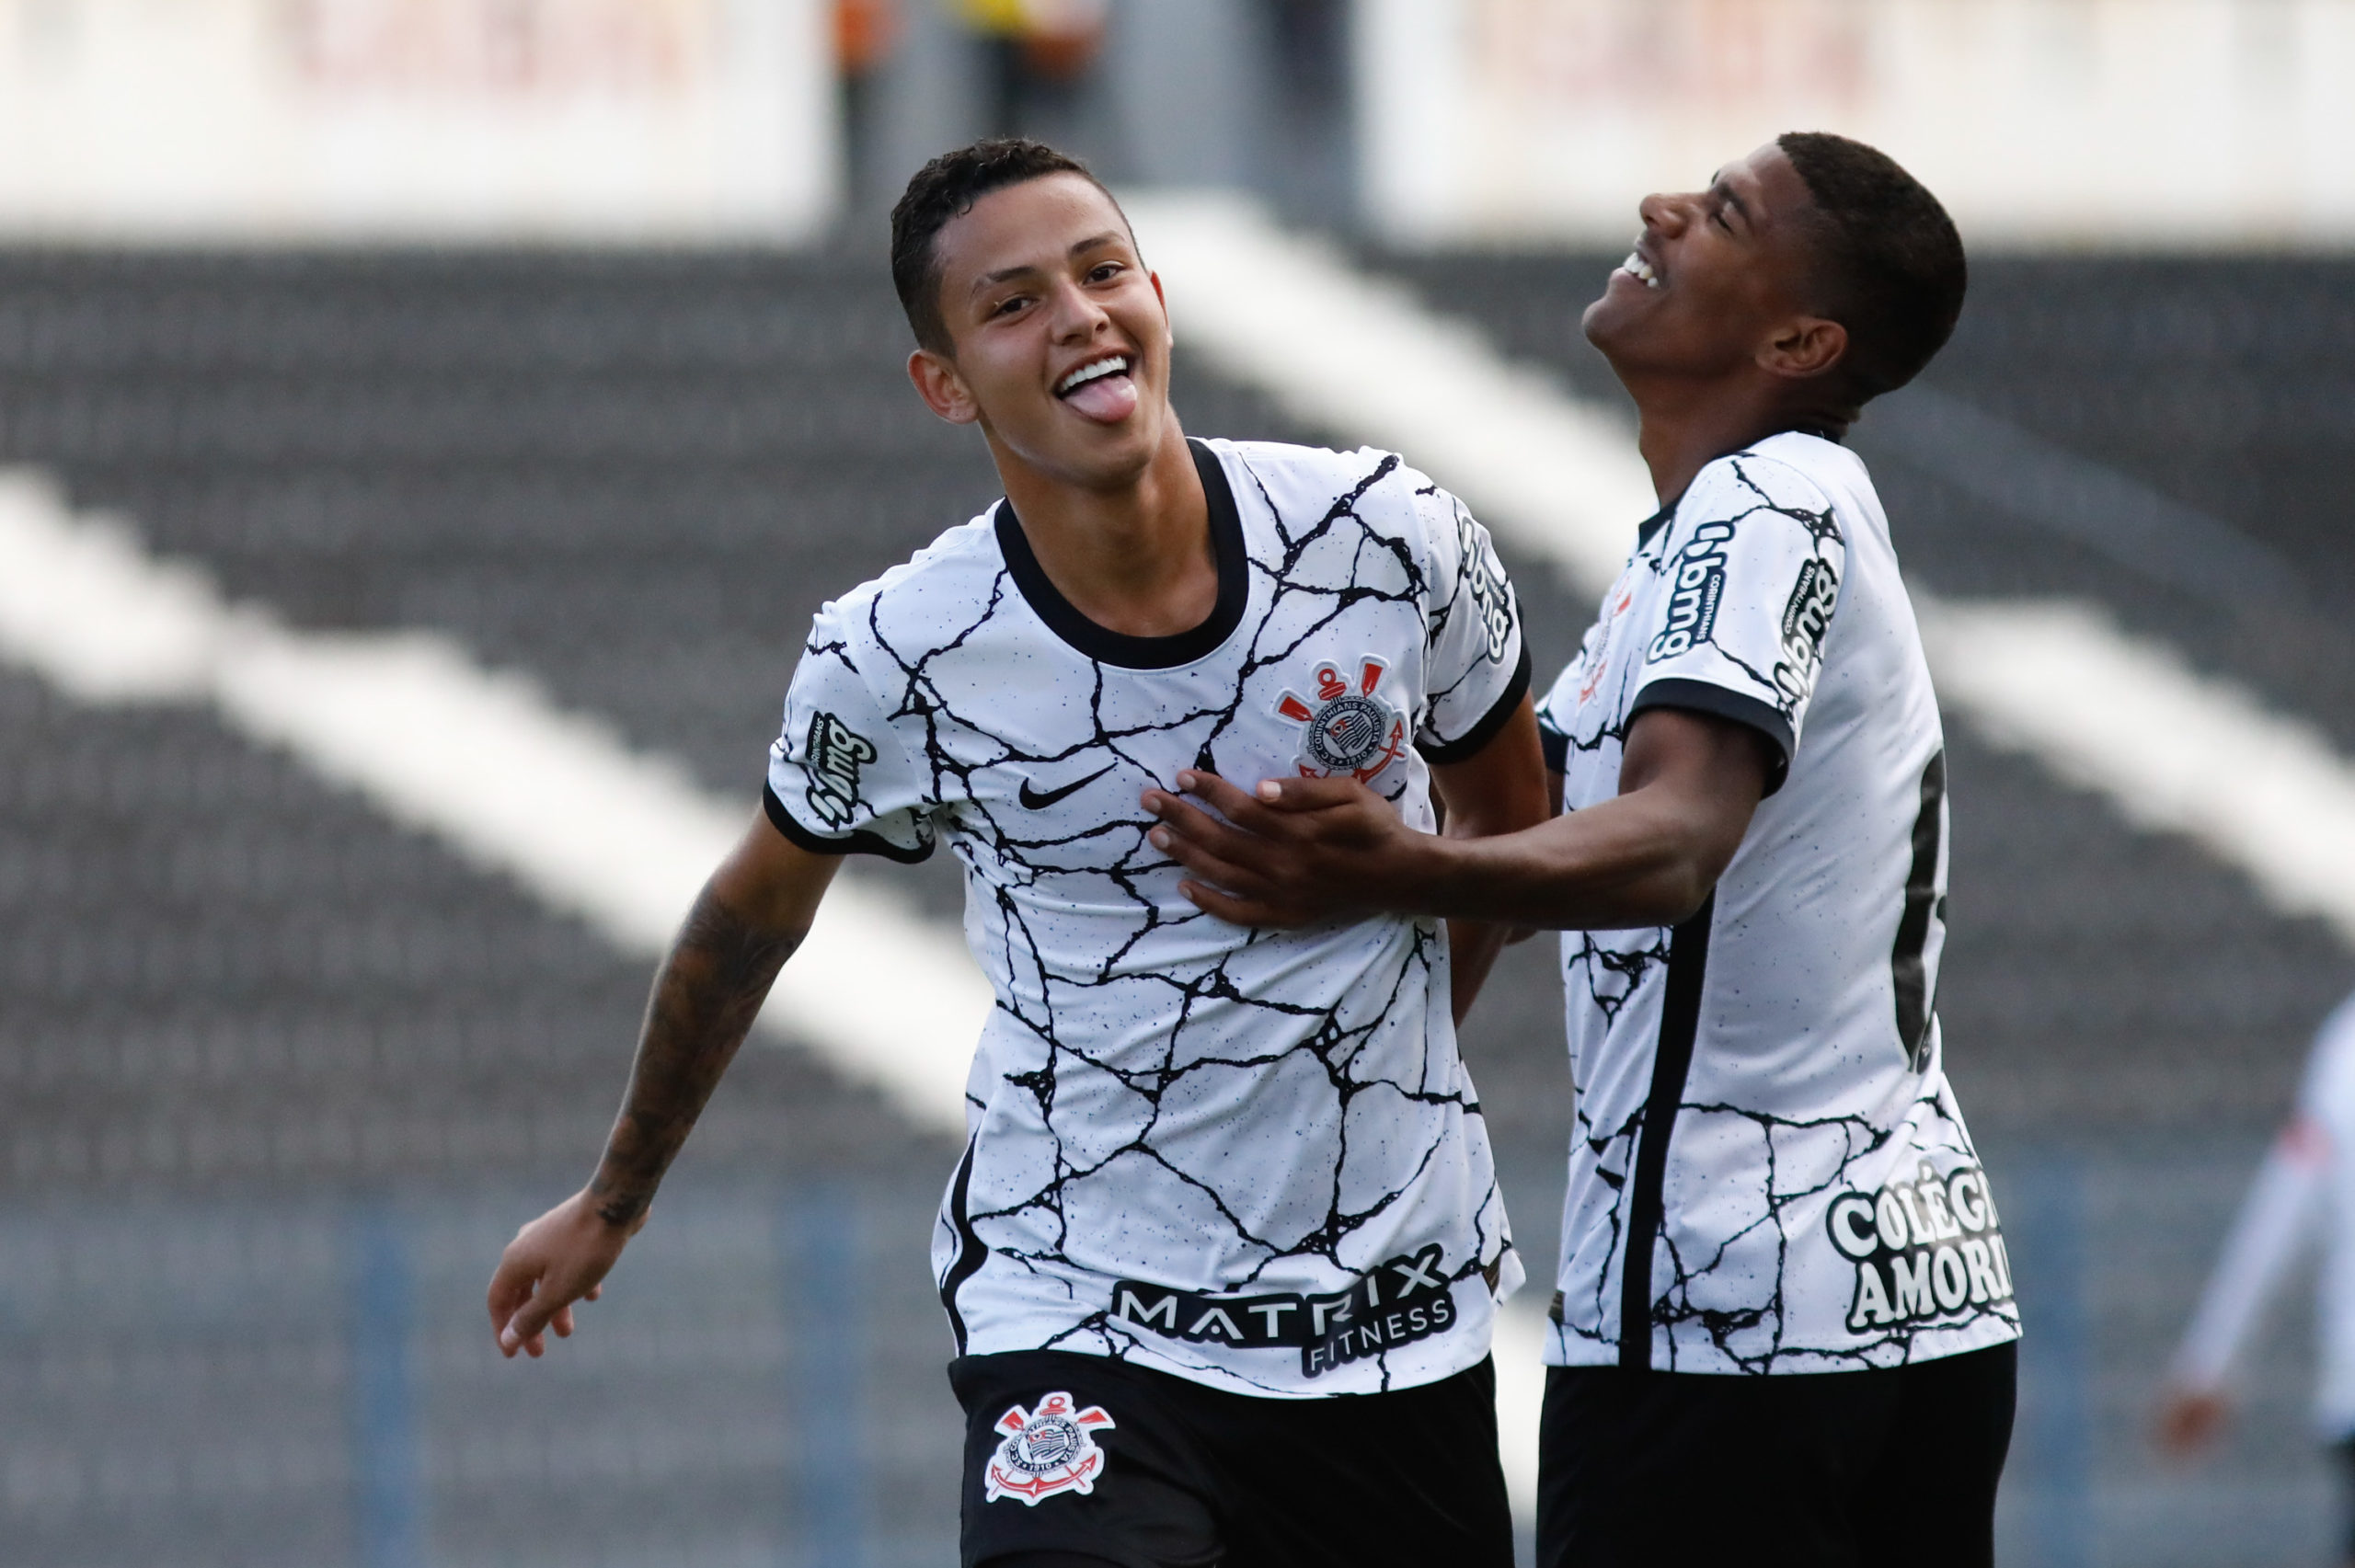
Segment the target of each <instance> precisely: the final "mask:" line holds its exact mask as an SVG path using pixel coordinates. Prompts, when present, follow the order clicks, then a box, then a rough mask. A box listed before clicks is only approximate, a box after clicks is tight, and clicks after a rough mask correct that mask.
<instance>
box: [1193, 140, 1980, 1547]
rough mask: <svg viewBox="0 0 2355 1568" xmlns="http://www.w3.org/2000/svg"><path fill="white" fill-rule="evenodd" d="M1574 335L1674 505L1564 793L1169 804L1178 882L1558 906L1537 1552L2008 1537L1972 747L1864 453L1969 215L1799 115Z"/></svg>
mask: <svg viewBox="0 0 2355 1568" xmlns="http://www.w3.org/2000/svg"><path fill="white" fill-rule="evenodd" d="M1642 218H1643V232H1642V235H1640V236H1639V237H1638V238H1637V242H1636V247H1635V251H1634V253H1633V254H1632V255H1630V256H1629V257H1628V258H1627V259H1626V263H1625V264H1624V265H1623V266H1621V267H1620V268H1619V269H1617V270H1616V271H1614V273H1613V274H1612V275H1611V279H1610V280H1609V283H1608V284H1607V285H1606V287H1605V290H1604V292H1603V297H1602V298H1601V299H1599V300H1597V301H1595V302H1594V303H1592V304H1591V305H1590V306H1589V307H1588V309H1587V312H1586V315H1585V323H1584V324H1585V330H1586V335H1587V337H1588V338H1589V339H1590V340H1591V342H1592V343H1593V344H1594V345H1595V347H1597V348H1598V349H1601V350H1602V351H1603V355H1604V357H1605V358H1606V359H1608V360H1609V361H1610V362H1611V366H1612V369H1613V370H1614V372H1617V374H1618V376H1619V379H1620V381H1621V383H1622V384H1624V385H1625V386H1626V389H1627V391H1628V393H1629V394H1630V395H1631V396H1632V397H1633V398H1634V400H1635V403H1636V407H1637V412H1638V414H1639V415H1640V417H1641V421H1642V427H1641V434H1640V438H1639V441H1640V446H1641V450H1642V452H1643V455H1644V459H1645V461H1646V463H1647V464H1648V465H1649V466H1650V469H1651V475H1652V480H1653V484H1654V486H1655V487H1656V489H1657V491H1658V494H1659V497H1660V502H1661V506H1660V511H1659V512H1658V513H1657V514H1656V515H1655V516H1654V517H1652V518H1651V519H1650V520H1649V521H1647V522H1645V523H1643V524H1642V526H1641V527H1640V529H1638V531H1637V537H1636V544H1635V548H1634V550H1633V552H1632V553H1631V554H1630V555H1629V556H1628V559H1627V565H1626V569H1625V570H1624V571H1623V572H1622V573H1621V575H1620V578H1619V580H1618V581H1617V582H1616V583H1614V585H1613V586H1612V588H1611V589H1610V591H1609V592H1608V593H1607V594H1606V595H1604V597H1603V607H1602V614H1601V617H1600V618H1599V619H1598V620H1597V621H1596V623H1595V624H1594V625H1593V627H1592V628H1591V630H1590V631H1589V632H1588V633H1587V635H1586V641H1585V646H1584V647H1583V649H1582V650H1581V652H1580V656H1579V658H1578V659H1577V660H1576V661H1575V662H1574V663H1572V664H1571V666H1570V667H1569V669H1568V670H1566V671H1564V672H1563V674H1562V677H1561V679H1560V680H1559V681H1557V683H1556V685H1555V686H1554V688H1553V691H1552V692H1551V694H1550V695H1549V696H1548V697H1547V698H1546V699H1545V703H1544V704H1543V705H1542V714H1541V717H1542V719H1543V722H1544V724H1545V730H1546V741H1547V750H1548V754H1549V761H1551V762H1552V764H1553V767H1554V771H1555V773H1556V774H1557V787H1558V788H1559V789H1560V790H1561V792H1562V804H1563V805H1564V806H1565V807H1567V808H1568V815H1567V816H1565V817H1562V818H1559V819H1557V820H1556V821H1553V822H1550V823H1547V824H1546V825H1545V826H1543V827H1540V828H1536V829H1534V830H1527V831H1523V832H1520V833H1516V834H1512V835H1510V836H1505V837H1499V838H1487V839H1482V840H1480V841H1443V840H1438V839H1433V838H1431V837H1430V836H1428V835H1423V834H1416V833H1411V832H1408V831H1406V830H1403V828H1402V827H1401V825H1400V824H1398V823H1397V822H1396V820H1395V818H1393V816H1392V815H1391V814H1389V813H1387V812H1384V811H1383V810H1382V809H1381V808H1380V807H1379V804H1378V803H1377V802H1375V801H1373V800H1372V799H1371V798H1370V797H1369V796H1367V795H1365V794H1364V793H1363V792H1361V791H1360V790H1358V789H1356V788H1355V787H1354V786H1353V785H1352V784H1350V783H1349V781H1346V780H1338V781H1337V780H1326V781H1311V780H1300V779H1291V780H1285V781H1281V782H1275V781H1269V782H1267V783H1263V784H1260V785H1259V787H1258V790H1257V791H1256V792H1254V793H1246V792H1245V791H1243V790H1241V789H1238V788H1236V787H1235V786H1234V785H1232V784H1229V783H1228V782H1226V781H1225V780H1223V779H1222V778H1219V777H1217V776H1215V774H1214V773H1212V772H1210V771H1207V770H1205V771H1203V772H1200V773H1189V774H1188V775H1187V777H1186V778H1184V779H1183V780H1181V781H1180V785H1181V788H1182V789H1183V790H1184V791H1186V792H1188V793H1190V794H1193V795H1197V796H1199V797H1200V798H1201V799H1203V800H1205V801H1207V802H1208V803H1209V804H1211V805H1212V806H1214V807H1217V808H1218V809H1219V811H1220V812H1221V813H1222V814H1223V817H1224V818H1225V820H1224V821H1220V820H1217V819H1214V818H1212V817H1211V816H1209V815H1207V814H1205V813H1204V812H1202V811H1200V810H1199V809H1197V808H1195V807H1192V806H1190V805H1189V804H1188V803H1187V802H1186V801H1185V800H1184V799H1182V798H1181V797H1179V796H1177V795H1171V794H1168V793H1166V792H1160V791H1155V792H1152V793H1150V794H1149V795H1147V797H1146V804H1147V806H1148V807H1149V808H1151V809H1153V810H1154V811H1155V812H1156V813H1157V814H1158V815H1160V816H1161V817H1162V818H1163V820H1164V826H1163V827H1162V828H1161V829H1160V830H1157V831H1156V834H1155V840H1156V841H1157V842H1160V843H1163V844H1164V845H1166V847H1167V848H1169V850H1170V851H1171V853H1173V854H1175V855H1177V857H1178V858H1179V859H1181V860H1182V861H1183V862H1184V863H1185V864H1187V865H1188V866H1189V868H1190V869H1191V870H1192V871H1193V872H1194V874H1195V875H1194V876H1193V878H1192V879H1191V880H1189V883H1188V884H1187V888H1188V892H1189V896H1190V897H1192V898H1194V899H1195V900H1196V901H1197V902H1198V903H1199V904H1200V905H1201V907H1203V908H1204V909H1207V910H1213V911H1215V912H1218V913H1220V914H1223V915H1225V916H1227V917H1228V918H1230V919H1234V920H1237V921H1247V922H1251V923H1254V924H1260V925H1267V926H1273V927H1281V926H1284V925H1288V924H1292V923H1294V922H1299V921H1315V920H1323V919H1329V918H1333V917H1334V916H1335V915H1336V914H1352V913H1354V914H1362V913H1365V912H1368V911H1373V910H1391V911H1397V912H1406V913H1415V914H1420V915H1422V916H1425V917H1426V918H1433V917H1439V916H1447V917H1452V918H1465V917H1472V918H1487V919H1489V920H1499V921H1513V922H1516V923H1519V924H1522V925H1527V926H1538V927H1546V928H1554V929H1559V930H1562V931H1563V932H1565V933H1566V934H1565V937H1564V939H1563V944H1562V963H1563V973H1564V976H1565V979H1566V980H1567V990H1568V997H1567V1015H1568V1032H1569V1047H1570V1065H1571V1074H1572V1079H1573V1082H1574V1084H1575V1089H1576V1095H1577V1099H1576V1116H1577V1137H1576V1138H1575V1139H1574V1140H1573V1142H1572V1145H1571V1149H1570V1167H1569V1186H1568V1195H1567V1197H1566V1200H1565V1208H1564V1215H1563V1227H1562V1254H1561V1255H1562V1263H1561V1274H1560V1278H1559V1287H1560V1288H1559V1289H1558V1291H1557V1294H1556V1296H1555V1298H1554V1308H1553V1312H1552V1317H1553V1322H1554V1325H1555V1326H1554V1333H1553V1337H1552V1341H1551V1344H1550V1345H1549V1348H1548V1353H1547V1356H1546V1359H1547V1360H1548V1361H1549V1362H1551V1363H1553V1368H1552V1370H1551V1371H1550V1372H1549V1373H1548V1376H1547V1381H1546V1392H1545V1419H1544V1426H1543V1433H1542V1439H1541V1448H1540V1497H1539V1512H1538V1545H1539V1552H1538V1556H1539V1561H1540V1562H1541V1563H1543V1564H1545V1568H1570V1565H1572V1564H1577V1565H1580V1568H1614V1565H1619V1564H1629V1565H1633V1564H1643V1565H1646V1568H1657V1565H1660V1564H1681V1563H1688V1562H1689V1563H1694V1564H1702V1563H1706V1564H1713V1565H1714V1564H1720V1563H1727V1562H1743V1563H1791V1564H1808V1565H1809V1568H1815V1565H1821V1564H1827V1563H1852V1562H1867V1561H1872V1560H1875V1559H1878V1558H1879V1557H1882V1556H1898V1557H1902V1558H1903V1559H1904V1560H1905V1561H1907V1562H1924V1563H1938V1564H1957V1565H1960V1564H1966V1563H1968V1564H1985V1563H1987V1562H1991V1561H1992V1558H1993V1513H1994V1499H1995V1485H1996V1481H1997V1478H1998V1476H1999V1475H2000V1474H2001V1472H2002V1470H2003V1464H2004V1457H2005V1449H2006V1447H2007V1445H2008V1442H2009V1437H2010V1431H2011V1420H2012V1400H2013V1374H2014V1360H2015V1356H2014V1351H2015V1346H2014V1343H2013V1342H2014V1341H2015V1340H2016V1337H2017V1335H2018V1332H2019V1330H2018V1313H2017V1311H2016V1309H2015V1307H2014V1304H2013V1291H2012V1279H2011V1270H2010V1264H2009V1260H2008V1257H2007V1256H2006V1254H2005V1249H2004V1238H2003V1230H2002V1227H2001V1224H2000V1221H1999V1219H1998V1218H1997V1215H1996V1211H1995V1207H1994V1205H1993V1200H1992V1198H1991V1196H1990V1195H1989V1190H1988V1185H1987V1179H1986V1176H1985V1174H1984V1173H1983V1172H1982V1170H1981V1169H1980V1164H1979V1159H1978V1156H1977V1154H1976V1153H1975V1152H1974V1151H1973V1149H1972V1147H1971V1142H1970V1134H1969V1133H1968V1132H1967V1131H1966V1130H1965V1128H1964V1126H1963V1122H1962V1115H1961V1112H1960V1110H1959V1108H1958V1107H1957V1105H1956V1104H1955V1099H1954V1094H1953V1092H1952V1091H1951V1090H1950V1089H1949V1088H1948V1087H1947V1081H1946V1073H1945V1070H1944V1067H1943V1065H1942V1062H1943V1058H1942V1050H1943V1047H1942V1042H1941V1040H1940V1036H1939V1031H1938V1022H1937V1015H1936V1011H1935V1004H1936V996H1937V978H1938V959H1939V956H1940V951H1941V949H1942V948H1943V946H1944V943H1945V920H1946V886H1947V806H1946V778H1947V774H1946V750H1945V743H1944V739H1943V736H1942V732H1941V730H1940V727H1939V720H1938V707H1937V699H1936V693H1934V692H1932V690H1931V687H1930V673H1929V668H1928V665H1927V664H1926V663H1925V662H1924V658H1923V655H1922V644H1921V637H1920V635H1919V633H1918V631H1917V630H1916V628H1915V624H1914V619H1913V606H1912V604H1911V603H1910V601H1908V600H1907V597H1906V592H1905V585H1904V583H1903V581H1902V580H1901V578H1900V577H1899V575H1898V569H1897V556H1896V554H1895V551H1894V549H1893V548H1892V546H1891V544H1890V533H1889V524H1888V521H1887V519H1886V518H1884V517H1883V515H1882V513H1881V508H1880V503H1879V500H1878V498H1877V497H1876V496H1875V495H1874V492H1873V487H1872V481H1871V479H1870V477H1869V476H1868V475H1867V474H1866V472H1865V468H1864V465H1863V464H1861V463H1859V462H1858V461H1857V460H1856V459H1855V456H1854V455H1852V454H1851V453H1849V452H1847V451H1845V450H1844V448H1842V447H1841V446H1840V445H1839V444H1838V442H1839V440H1840V438H1841V436H1842V435H1843V434H1844V433H1845V431H1846V429H1847V428H1848V426H1849V425H1850V424H1851V423H1852V422H1853V421H1854V420H1855V418H1857V415H1858V412H1859V410H1860V409H1861V408H1862V406H1864V404H1866V403H1867V401H1868V400H1870V399H1871V398H1873V397H1876V396H1878V395H1880V394H1882V393H1885V392H1888V391H1890V390H1892V389H1893V388H1896V387H1898V386H1901V385H1903V384H1904V383H1906V382H1907V381H1909V380H1911V379H1912V378H1913V376H1914V374H1915V373H1917V372H1919V371H1920V370H1921V369H1922V367H1923V366H1924V365H1925V364H1926V363H1928V361H1929V360H1930V358H1931V356H1932V355H1934V354H1935V353H1936V351H1937V350H1938V349H1939V348H1940V347H1941V346H1942V345H1943V344H1944V343H1945V341H1946V339H1947V335H1948V334H1949V333H1950V332H1951V331H1952V329H1953V326H1954V323H1955V319H1956V316H1957V315H1958V314H1959V311H1960V309H1961V306H1962V296H1963V289H1964V281H1965V268H1964V260H1963V252H1962V244H1961V241H1960V239H1959V237H1958V236H1957V235H1956V233H1955V230H1954V225H1953V224H1952V223H1951V222H1950V221H1949V220H1948V219H1947V214H1946V212H1945V211H1944V210H1943V209H1941V208H1940V207H1939V205H1938V203H1937V201H1936V199H1934V198H1933V197H1932V196H1931V195H1930V193H1929V192H1928V191H1927V190H1925V189H1923V188H1922V186H1921V185H1919V184H1918V183H1917V182H1915V181H1914V180H1913V178H1912V177H1910V176H1908V175H1907V174H1906V173H1905V171H1904V170H1902V169H1901V168H1900V167H1898V166H1897V165H1896V164H1895V163H1893V162H1891V161H1890V159H1889V158H1888V157H1886V156H1884V155H1881V154H1880V153H1878V152H1876V151H1874V150H1873V149H1872V148H1869V147H1866V146H1863V145H1861V144H1859V143H1855V142H1851V141H1847V140H1845V139H1844V138H1841V137H1837V136H1829V135H1821V134H1795V135H1788V136H1785V137H1782V138H1781V139H1780V140H1779V141H1777V142H1775V143H1771V144H1769V145H1767V146H1765V147H1762V148H1760V149H1759V150H1758V151H1757V152H1755V153H1753V154H1752V155H1751V156H1750V157H1748V158H1747V159H1745V160H1743V161H1742V162H1740V163H1739V164H1735V165H1733V166H1730V167H1729V168H1727V169H1725V170H1724V171H1723V172H1722V173H1720V174H1719V175H1718V176H1717V178H1716V180H1715V181H1714V182H1713V183H1712V184H1711V185H1710V187H1709V188H1708V189H1706V190H1703V191H1697V192H1694V193H1691V194H1687V195H1678V196H1655V197H1651V198H1649V199H1648V200H1646V201H1645V202H1644V203H1643V206H1642Z"/></svg>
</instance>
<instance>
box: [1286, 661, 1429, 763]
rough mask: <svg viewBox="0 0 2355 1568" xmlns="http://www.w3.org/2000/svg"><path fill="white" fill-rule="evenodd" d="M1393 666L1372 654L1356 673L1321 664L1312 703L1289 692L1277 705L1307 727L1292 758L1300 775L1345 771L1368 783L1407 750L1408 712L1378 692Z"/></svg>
mask: <svg viewBox="0 0 2355 1568" xmlns="http://www.w3.org/2000/svg"><path fill="white" fill-rule="evenodd" d="M1389 668H1390V667H1389V665H1388V664H1387V663H1386V662H1385V661H1384V660H1382V659H1379V658H1374V657H1373V655H1371V654H1368V655H1367V656H1366V657H1365V658H1361V659H1359V660H1358V663H1357V670H1356V672H1355V675H1354V677H1351V676H1347V675H1344V674H1342V673H1341V671H1340V670H1339V669H1338V668H1337V667H1336V666H1333V665H1330V664H1320V665H1318V666H1317V667H1316V698H1315V701H1314V702H1311V701H1310V700H1309V699H1307V698H1305V697H1303V696H1301V695H1299V694H1298V693H1297V692H1285V693H1284V694H1283V697H1282V698H1281V700H1280V701H1279V702H1278V703H1277V704H1276V712H1277V713H1279V714H1281V715H1283V716H1284V717H1286V718H1288V719H1291V720H1292V722H1293V723H1295V724H1302V725H1305V726H1307V728H1306V729H1305V730H1304V731H1303V732H1302V734H1301V738H1300V750H1299V752H1298V754H1297V755H1296V756H1295V757H1294V759H1293V761H1296V762H1297V763H1298V764H1299V766H1300V772H1301V776H1302V777H1304V778H1311V779H1322V778H1335V777H1338V776H1339V775H1341V774H1343V773H1347V774H1349V775H1350V777H1352V778H1354V779H1356V780H1357V781H1358V782H1359V783H1361V784H1364V783H1367V782H1369V781H1371V780H1372V779H1373V776H1374V774H1376V773H1380V772H1382V770H1383V769H1384V768H1386V767H1388V766H1389V765H1390V764H1391V763H1393V762H1395V761H1397V760H1398V759H1399V758H1400V757H1401V756H1403V755H1405V754H1406V750H1407V715H1404V714H1402V713H1400V712H1399V711H1398V710H1397V709H1396V707H1394V706H1392V705H1391V704H1389V703H1387V702H1385V701H1384V700H1383V698H1382V697H1381V696H1379V695H1378V694H1377V692H1376V688H1378V687H1379V686H1380V685H1381V684H1382V677H1383V674H1384V671H1386V670H1388V669H1389Z"/></svg>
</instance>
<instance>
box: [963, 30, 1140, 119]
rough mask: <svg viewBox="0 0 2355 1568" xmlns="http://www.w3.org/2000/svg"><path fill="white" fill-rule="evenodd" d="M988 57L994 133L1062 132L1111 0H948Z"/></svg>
mask: <svg viewBox="0 0 2355 1568" xmlns="http://www.w3.org/2000/svg"><path fill="white" fill-rule="evenodd" d="M951 4H952V5H953V6H954V8H955V10H956V13H957V16H958V17H959V20H961V21H962V22H963V23H964V24H965V26H966V28H967V29H970V30H971V32H972V33H973V35H974V36H975V37H976V38H978V39H979V40H981V46H982V53H983V56H984V58H985V60H986V62H987V69H986V73H985V80H986V82H987V84H988V90H989V109H990V122H989V134H990V135H992V136H1044V137H1049V138H1054V137H1058V136H1061V135H1063V134H1064V133H1065V127H1064V125H1063V121H1065V120H1068V119H1069V118H1070V116H1071V114H1072V112H1073V110H1074V107H1075V99H1076V97H1077V96H1078V93H1079V90H1080V88H1081V86H1082V85H1083V84H1084V83H1085V82H1086V77H1087V74H1088V73H1089V71H1090V70H1091V69H1092V68H1093V67H1094V66H1095V63H1096V58H1097V55H1098V54H1099V53H1101V52H1102V51H1103V47H1104V27H1105V19H1106V12H1107V11H1108V9H1109V0H951Z"/></svg>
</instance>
